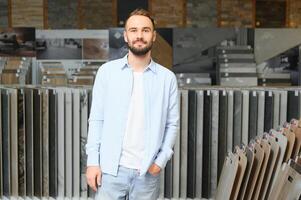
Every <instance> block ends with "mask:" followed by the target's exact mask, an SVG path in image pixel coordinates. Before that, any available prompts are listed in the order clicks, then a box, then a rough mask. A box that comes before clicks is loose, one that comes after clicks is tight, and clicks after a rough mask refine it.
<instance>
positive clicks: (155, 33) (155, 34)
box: [153, 30, 157, 42]
mask: <svg viewBox="0 0 301 200" xmlns="http://www.w3.org/2000/svg"><path fill="white" fill-rule="evenodd" d="M156 37H157V32H156V30H154V36H153V42H154V41H156Z"/></svg>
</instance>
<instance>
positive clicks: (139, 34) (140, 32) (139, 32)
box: [137, 31, 143, 39]
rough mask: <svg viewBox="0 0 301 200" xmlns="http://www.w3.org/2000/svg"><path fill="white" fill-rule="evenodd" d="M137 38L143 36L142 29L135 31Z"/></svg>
mask: <svg viewBox="0 0 301 200" xmlns="http://www.w3.org/2000/svg"><path fill="white" fill-rule="evenodd" d="M137 38H139V39H140V38H143V33H142V31H137Z"/></svg>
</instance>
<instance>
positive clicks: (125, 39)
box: [123, 30, 128, 43]
mask: <svg viewBox="0 0 301 200" xmlns="http://www.w3.org/2000/svg"><path fill="white" fill-rule="evenodd" d="M123 39H124V41H125V42H126V43H127V42H128V39H127V35H126V31H125V30H124V31H123Z"/></svg>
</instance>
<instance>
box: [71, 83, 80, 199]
mask: <svg viewBox="0 0 301 200" xmlns="http://www.w3.org/2000/svg"><path fill="white" fill-rule="evenodd" d="M72 93H73V98H72V99H73V104H72V109H73V117H72V120H73V122H72V123H73V150H72V154H73V184H72V186H73V197H75V198H79V197H80V176H81V175H80V127H81V124H80V90H79V89H75V90H74V91H73V92H72Z"/></svg>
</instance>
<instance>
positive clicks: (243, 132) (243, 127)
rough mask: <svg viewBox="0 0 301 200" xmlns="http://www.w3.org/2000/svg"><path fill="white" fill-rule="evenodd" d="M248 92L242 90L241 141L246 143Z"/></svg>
mask: <svg viewBox="0 0 301 200" xmlns="http://www.w3.org/2000/svg"><path fill="white" fill-rule="evenodd" d="M249 94H250V92H249V91H247V90H243V91H242V121H241V141H242V144H244V145H247V144H248V142H249V108H250V97H249Z"/></svg>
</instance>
